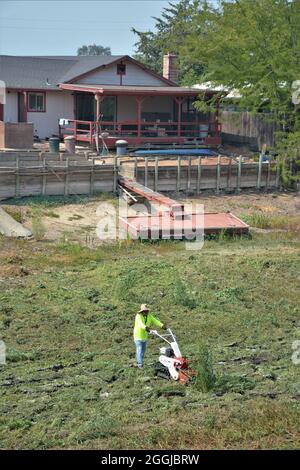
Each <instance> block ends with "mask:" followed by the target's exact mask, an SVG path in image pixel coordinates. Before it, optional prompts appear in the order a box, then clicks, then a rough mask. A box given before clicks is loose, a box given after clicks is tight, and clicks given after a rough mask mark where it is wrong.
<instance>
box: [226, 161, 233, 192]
mask: <svg viewBox="0 0 300 470" xmlns="http://www.w3.org/2000/svg"><path fill="white" fill-rule="evenodd" d="M231 169H232V157H230V159H229V164H228V168H227V191H229V190H230V186H231Z"/></svg>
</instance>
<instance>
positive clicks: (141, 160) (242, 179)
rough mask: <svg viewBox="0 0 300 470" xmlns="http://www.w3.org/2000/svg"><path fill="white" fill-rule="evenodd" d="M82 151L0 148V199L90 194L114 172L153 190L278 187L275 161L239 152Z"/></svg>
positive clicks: (109, 187)
mask: <svg viewBox="0 0 300 470" xmlns="http://www.w3.org/2000/svg"><path fill="white" fill-rule="evenodd" d="M105 161H106V162H105V163H103V164H100V163H97V160H96V162H95V160H94V159H88V158H87V156H85V155H78V154H76V155H67V154H50V153H44V154H43V153H24V154H22V153H15V154H14V153H13V152H4V153H0V200H3V199H7V198H10V197H23V196H38V195H72V194H90V195H92V194H94V193H95V192H112V193H115V192H116V191H117V184H118V175H119V173H120V174H121V175H124V176H127V177H131V178H135V179H136V180H137V181H138V182H139V183H142V184H143V185H145V186H147V187H149V188H151V189H154V190H156V191H162V192H164V191H166V192H168V191H172V192H173V191H176V192H180V191H187V192H189V191H190V192H194V193H197V194H200V193H201V191H206V190H210V191H211V190H213V191H214V192H215V193H216V194H219V193H220V192H222V191H224V192H239V191H241V190H244V189H257V190H276V189H280V172H279V165H276V163H273V162H263V160H262V158H260V160H259V161H258V162H254V163H253V162H244V161H243V158H242V157H239V158H227V157H218V158H213V159H212V160H211V161H210V159H207V158H205V159H204V157H196V158H195V157H194V156H193V157H181V156H178V157H175V159H174V158H170V159H168V160H166V159H165V158H164V159H163V158H160V157H155V158H153V157H147V156H146V157H133V158H131V159H128V158H127V159H124V158H118V157H108V158H105Z"/></svg>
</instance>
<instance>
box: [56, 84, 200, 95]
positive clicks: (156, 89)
mask: <svg viewBox="0 0 300 470" xmlns="http://www.w3.org/2000/svg"><path fill="white" fill-rule="evenodd" d="M59 87H60V88H61V89H63V90H73V91H84V92H88V93H94V94H101V95H138V94H140V95H148V96H151V95H154V96H156V95H164V96H165V95H172V96H197V95H199V90H197V89H195V88H187V87H179V86H132V85H82V84H77V83H61V84H60V85H59Z"/></svg>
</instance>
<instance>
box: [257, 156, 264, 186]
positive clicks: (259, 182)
mask: <svg viewBox="0 0 300 470" xmlns="http://www.w3.org/2000/svg"><path fill="white" fill-rule="evenodd" d="M262 159H263V156H262V154H260V156H259V161H258V167H257V184H256V188H257V189H258V190H260V187H261V170H262Z"/></svg>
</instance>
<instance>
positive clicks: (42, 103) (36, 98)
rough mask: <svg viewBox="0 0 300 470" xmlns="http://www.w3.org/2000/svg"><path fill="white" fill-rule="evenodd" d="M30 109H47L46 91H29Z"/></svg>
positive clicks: (38, 110)
mask: <svg viewBox="0 0 300 470" xmlns="http://www.w3.org/2000/svg"><path fill="white" fill-rule="evenodd" d="M28 111H33V112H40V113H44V112H45V111H46V99H45V93H28Z"/></svg>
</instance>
